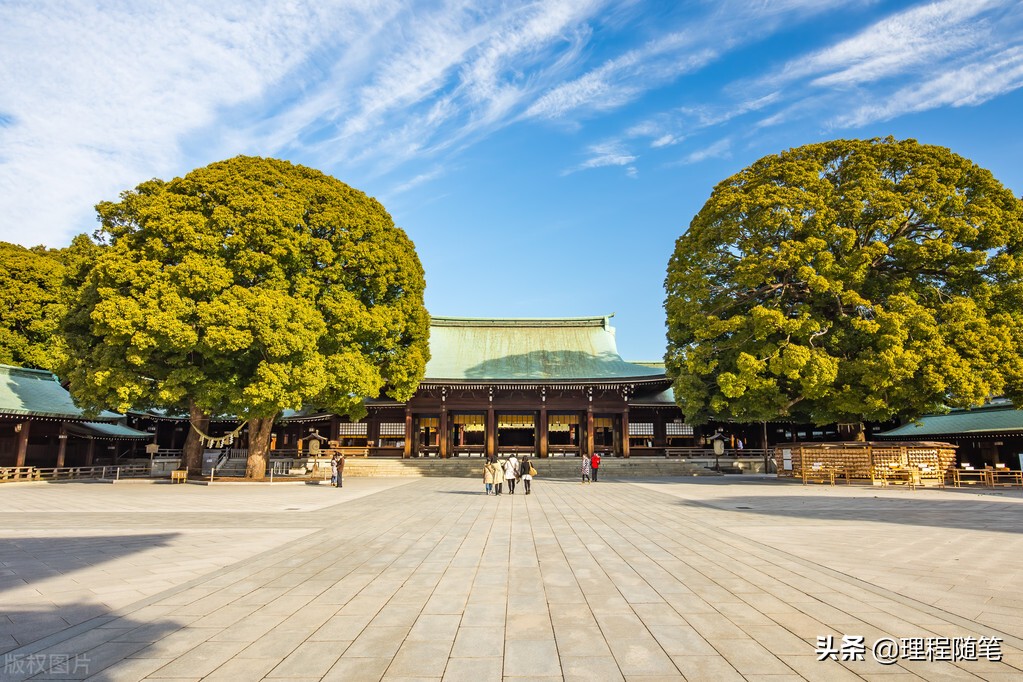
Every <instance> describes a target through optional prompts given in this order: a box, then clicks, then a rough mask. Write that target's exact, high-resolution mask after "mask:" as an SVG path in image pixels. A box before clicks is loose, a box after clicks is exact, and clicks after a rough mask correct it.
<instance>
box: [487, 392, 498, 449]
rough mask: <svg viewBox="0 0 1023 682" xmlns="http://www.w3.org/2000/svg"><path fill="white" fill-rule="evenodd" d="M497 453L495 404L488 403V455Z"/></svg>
mask: <svg viewBox="0 0 1023 682" xmlns="http://www.w3.org/2000/svg"><path fill="white" fill-rule="evenodd" d="M496 454H497V422H496V420H495V419H494V406H493V405H487V457H493V456H494V455H496Z"/></svg>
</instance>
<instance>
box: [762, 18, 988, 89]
mask: <svg viewBox="0 0 1023 682" xmlns="http://www.w3.org/2000/svg"><path fill="white" fill-rule="evenodd" d="M1006 5H1007V2H1006V0H943V1H942V2H934V3H930V4H926V5H923V6H920V7H914V8H911V9H908V10H906V11H903V12H899V13H897V14H894V15H892V16H890V17H887V18H885V19H883V20H881V21H878V22H876V23H874V24H873V25H871V26H870V27H868V28H867V29H865V30H863V31H861V32H860V33H858V34H857V35H855V36H853V37H852V38H849V39H846V40H843V41H841V42H839V43H837V44H835V45H832V46H831V47H828V48H826V49H824V50H820V51H818V52H815V53H812V54H809V55H804V56H801V57H799V58H797V59H794V60H792V61H791V62H789V63H788V64H787V65H786V66H785V67H784V68H783V69H782V70H781V71H780V72H779V73H778V74H775V75H774V76H772V77H771V78H770V79H769V80H770V81H788V80H792V79H798V78H803V77H807V76H812V77H813V80H812V81H811V83H812V84H813V85H817V86H824V87H841V86H850V85H855V84H858V83H864V82H872V81H877V80H880V79H882V78H886V77H890V76H894V75H899V74H903V73H906V72H907V71H911V70H913V69H917V68H919V67H923V66H927V65H933V64H935V63H936V62H938V63H940V61H941V60H943V59H944V58H946V57H948V56H949V55H954V54H958V53H961V52H964V51H973V50H977V49H979V48H982V47H983V46H984V42H985V38H986V37H987V36H989V35H990V33H991V26H990V22H991V21H992V20H994V19H995V17H994V16H992V15H991V14H989V12H991V10H995V9H999V8H1001V7H1005V6H1006Z"/></svg>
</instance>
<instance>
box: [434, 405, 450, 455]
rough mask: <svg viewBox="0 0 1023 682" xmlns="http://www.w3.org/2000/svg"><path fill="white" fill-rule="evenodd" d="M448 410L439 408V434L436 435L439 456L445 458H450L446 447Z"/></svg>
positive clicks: (448, 449)
mask: <svg viewBox="0 0 1023 682" xmlns="http://www.w3.org/2000/svg"><path fill="white" fill-rule="evenodd" d="M448 433H449V430H448V408H447V407H442V408H440V433H439V434H438V435H437V437H438V439H439V440H440V443H439V445H440V456H441V457H442V458H447V457H450V456H451V449H450V446H449V445H448Z"/></svg>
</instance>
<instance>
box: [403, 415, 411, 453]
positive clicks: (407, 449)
mask: <svg viewBox="0 0 1023 682" xmlns="http://www.w3.org/2000/svg"><path fill="white" fill-rule="evenodd" d="M412 436H413V433H412V408H411V407H406V408H405V449H404V451H403V452H402V457H404V458H405V459H408V458H410V457H411V456H412Z"/></svg>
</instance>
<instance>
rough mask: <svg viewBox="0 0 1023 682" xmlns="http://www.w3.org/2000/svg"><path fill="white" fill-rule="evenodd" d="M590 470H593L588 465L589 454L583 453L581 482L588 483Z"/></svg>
mask: <svg viewBox="0 0 1023 682" xmlns="http://www.w3.org/2000/svg"><path fill="white" fill-rule="evenodd" d="M592 471H593V470H592V468H591V467H590V456H589V455H587V454H585V453H583V471H582V474H583V480H582V482H583V483H589V482H590V474H591V473H592Z"/></svg>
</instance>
